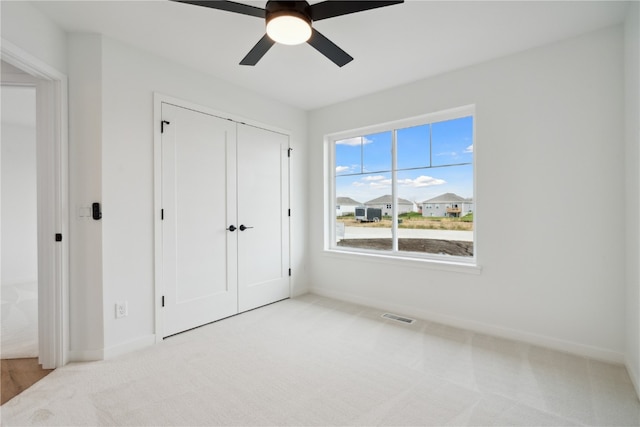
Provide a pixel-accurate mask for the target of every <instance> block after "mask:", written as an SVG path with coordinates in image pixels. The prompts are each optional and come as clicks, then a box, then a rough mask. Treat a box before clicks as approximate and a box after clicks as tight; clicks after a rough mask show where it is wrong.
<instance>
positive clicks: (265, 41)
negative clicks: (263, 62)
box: [240, 34, 276, 65]
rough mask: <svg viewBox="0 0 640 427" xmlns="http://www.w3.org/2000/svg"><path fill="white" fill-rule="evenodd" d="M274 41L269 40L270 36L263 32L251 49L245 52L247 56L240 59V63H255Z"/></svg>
mask: <svg viewBox="0 0 640 427" xmlns="http://www.w3.org/2000/svg"><path fill="white" fill-rule="evenodd" d="M275 43H276V42H274V41H273V40H271V38H270V37H269V36H268V35H266V34H265V35H264V36H262V38H261V39H260V41H258V43H256V45H255V46H254V47H253V49H251V50H250V51H249V53H247V56H245V57H244V58H243V59H242V61H240V65H256V64H257V63H258V61H260V58H262V57H263V56H264V54H265V53H267V51H268V50H269V49H271V46H273V45H274V44H275Z"/></svg>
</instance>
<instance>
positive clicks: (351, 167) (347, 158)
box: [335, 136, 364, 175]
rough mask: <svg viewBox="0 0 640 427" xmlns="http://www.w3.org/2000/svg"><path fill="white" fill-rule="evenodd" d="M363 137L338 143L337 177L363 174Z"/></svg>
mask: <svg viewBox="0 0 640 427" xmlns="http://www.w3.org/2000/svg"><path fill="white" fill-rule="evenodd" d="M363 139H364V138H363V137H360V136H359V137H356V138H349V139H343V140H340V141H336V169H335V171H336V175H345V174H352V173H362V140H363Z"/></svg>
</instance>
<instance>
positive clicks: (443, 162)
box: [335, 117, 473, 203]
mask: <svg viewBox="0 0 640 427" xmlns="http://www.w3.org/2000/svg"><path fill="white" fill-rule="evenodd" d="M397 132H398V133H397V135H398V153H397V157H398V168H397V169H398V173H397V177H398V196H399V197H401V198H403V199H407V200H411V201H416V202H423V201H425V200H428V199H430V198H432V197H436V196H438V195H440V194H443V193H455V194H457V195H459V196H462V197H473V167H472V165H471V163H472V162H473V118H472V117H463V118H459V119H455V120H448V121H444V122H437V123H432V124H431V125H422V126H416V127H411V128H404V129H398V130H397ZM430 134H431V135H430ZM391 140H392V132H391V131H389V132H383V133H378V134H371V135H365V136H362V137H356V138H350V139H345V140H342V141H337V142H336V146H335V148H336V196H338V197H351V198H352V199H354V200H356V201H358V202H361V203H364V202H367V201H369V200H371V199H375V198H376V197H380V196H382V195H385V194H391ZM430 140H431V143H429V141H430ZM463 163H469V164H465V165H460V164H463Z"/></svg>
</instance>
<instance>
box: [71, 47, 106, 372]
mask: <svg viewBox="0 0 640 427" xmlns="http://www.w3.org/2000/svg"><path fill="white" fill-rule="evenodd" d="M68 57H69V65H68V67H69V68H68V73H69V212H70V215H69V234H70V236H69V237H70V245H69V252H70V253H69V257H70V260H69V323H70V325H69V329H70V330H69V335H70V346H69V348H70V350H71V353H70V358H71V360H74V359H75V360H78V359H80V360H82V359H100V358H101V357H102V350H103V347H104V332H103V328H104V325H103V319H102V318H103V316H102V301H103V297H102V294H103V277H102V273H103V264H102V241H103V240H102V239H103V238H102V236H103V230H102V223H101V222H100V221H94V220H93V219H91V218H90V217H87V216H83V217H80V216H79V213H80V211H81V209H83V208H86V207H87V206H90V205H91V203H93V202H100V200H101V199H102V126H103V121H102V112H103V109H102V97H103V90H102V37H101V36H99V35H95V34H94V35H83V36H79V35H70V36H69V38H68Z"/></svg>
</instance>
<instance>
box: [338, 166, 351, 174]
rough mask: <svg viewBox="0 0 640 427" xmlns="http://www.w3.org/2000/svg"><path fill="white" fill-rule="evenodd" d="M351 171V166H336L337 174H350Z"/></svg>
mask: <svg viewBox="0 0 640 427" xmlns="http://www.w3.org/2000/svg"><path fill="white" fill-rule="evenodd" d="M350 169H351V168H350V167H349V166H336V173H341V172H348V171H349V170H350Z"/></svg>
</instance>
